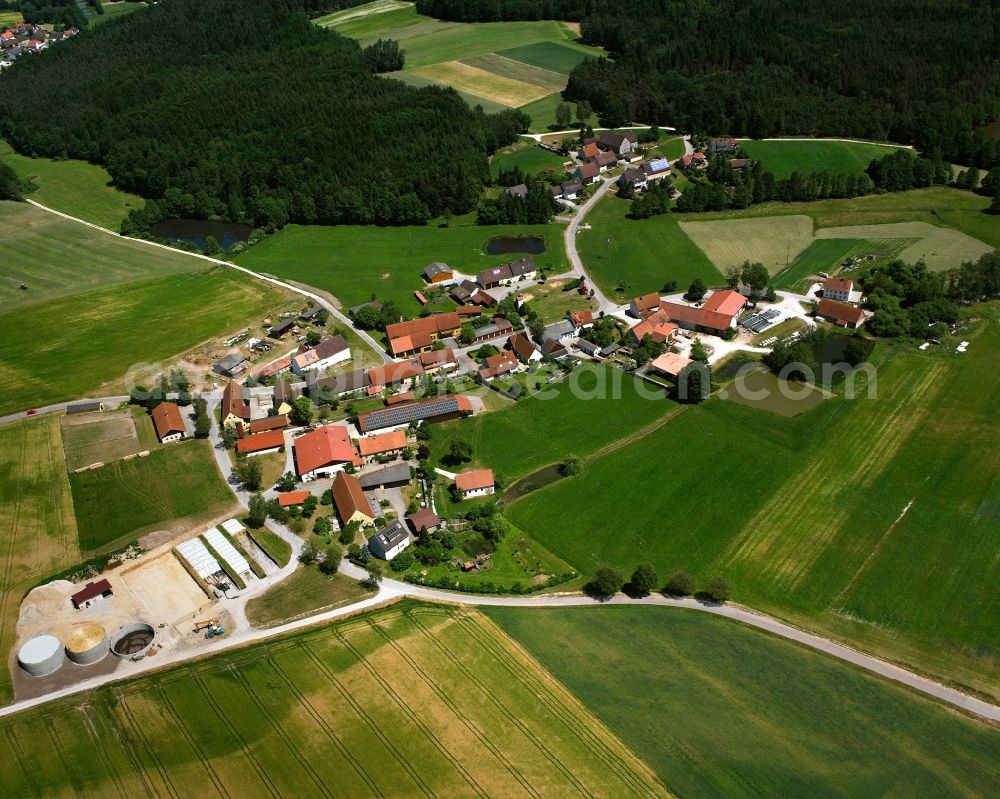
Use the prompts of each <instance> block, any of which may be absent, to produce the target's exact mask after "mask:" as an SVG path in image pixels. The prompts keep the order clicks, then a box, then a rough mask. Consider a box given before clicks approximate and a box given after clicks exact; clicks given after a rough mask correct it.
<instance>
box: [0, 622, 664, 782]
mask: <svg viewBox="0 0 1000 799" xmlns="http://www.w3.org/2000/svg"><path fill="white" fill-rule="evenodd" d="M0 732H2V733H3V734H2V735H0V758H2V761H3V762H4V763H8V764H11V766H10V767H9V768H7V769H5V786H4V787H5V793H7V794H9V795H24V796H47V797H48V796H69V795H73V794H74V792H78V793H80V794H86V795H98V794H103V793H106V792H108V791H109V790H113V791H116V792H119V793H121V794H122V795H149V794H154V795H158V796H165V795H170V796H179V795H184V794H189V793H192V792H199V793H205V792H206V791H209V792H211V793H212V794H213V795H222V796H240V797H247V799H251V798H252V797H269V796H317V797H333V796H350V797H368V796H371V797H384V796H394V797H411V796H413V797H417V796H422V797H429V796H501V795H527V796H534V797H558V798H560V799H561V797H567V796H604V797H621V798H622V799H624V798H625V797H666V796H667V792H666V790H665V789H664V788H663V786H662V785H661V784H660V783H659V782H658V781H657V779H656V777H655V775H654V774H653V772H652V771H651V770H650V769H649V768H648V767H647V766H646V765H645V764H643V763H642V762H641V761H640V760H639V759H638V758H637V757H636V756H635V755H633V754H632V753H631V752H630V751H629V750H628V749H627V748H626V747H625V746H624V745H623V744H622V743H621V741H620V740H619V739H618V738H617V737H615V736H614V735H613V734H611V733H610V732H608V730H607V729H606V728H605V727H604V726H603V725H601V724H600V723H599V722H597V720H596V719H595V718H594V716H593V715H592V714H591V713H590V712H589V711H587V709H586V708H585V707H584V706H583V705H581V704H580V702H579V701H578V700H577V699H575V698H574V697H573V695H572V694H570V693H569V692H568V691H566V690H565V689H564V688H563V687H562V686H561V685H560V684H559V683H558V682H556V681H555V680H553V679H552V678H551V677H550V676H549V675H548V674H546V673H545V672H544V671H543V670H542V669H541V668H539V667H538V665H537V664H536V663H535V661H534V660H533V659H531V658H530V657H529V656H527V655H526V654H525V653H524V651H523V650H522V649H521V648H519V647H517V646H515V645H513V644H512V643H511V642H510V639H509V638H507V637H506V636H505V635H504V634H503V632H502V631H501V630H500V629H499V628H498V627H496V625H494V624H493V623H492V622H491V621H490V620H489V619H487V618H486V617H484V616H482V615H480V614H478V613H476V612H474V611H469V610H467V609H459V608H450V607H448V608H445V607H428V606H420V605H415V604H412V603H401V604H397V605H395V606H393V607H391V608H387V609H383V610H380V611H377V612H375V613H372V614H370V615H367V616H363V617H359V618H354V619H348V620H344V621H341V622H338V623H336V624H334V625H331V626H326V627H321V628H319V629H315V630H310V631H309V632H306V633H299V634H296V635H294V636H290V637H285V638H279V639H276V640H273V641H269V642H268V643H264V644H258V645H254V646H251V647H247V648H245V649H239V650H233V651H231V652H228V653H226V654H223V655H219V656H216V657H212V658H208V659H205V660H201V661H197V662H192V663H189V664H186V665H183V666H179V667H175V668H173V669H170V670H167V671H162V672H159V673H157V674H155V675H151V676H148V677H143V678H140V679H137V680H133V681H130V682H127V683H123V684H117V685H112V686H106V687H104V688H101V689H97V690H95V691H89V692H86V693H83V694H79V695H78V696H75V697H73V698H71V699H66V700H62V701H60V702H55V703H52V704H49V705H46V706H44V707H41V708H37V709H32V710H29V711H26V712H24V713H20V714H18V715H16V716H11V717H8V718H4V719H2V720H0Z"/></svg>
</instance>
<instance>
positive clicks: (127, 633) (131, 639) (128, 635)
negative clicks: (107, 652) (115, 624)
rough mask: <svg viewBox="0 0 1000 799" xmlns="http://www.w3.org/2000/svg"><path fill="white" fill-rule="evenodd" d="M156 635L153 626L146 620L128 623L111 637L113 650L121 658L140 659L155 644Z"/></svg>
mask: <svg viewBox="0 0 1000 799" xmlns="http://www.w3.org/2000/svg"><path fill="white" fill-rule="evenodd" d="M155 635H156V633H155V631H154V630H153V628H152V626H150V625H149V624H146V623H145V622H139V623H137V624H126V625H125V626H124V627H122V628H121V629H120V630H119V631H118V632H117V633H116V634H115V637H114V638H112V639H111V651H112V652H114V653H115V654H116V655H118V657H120V658H129V659H130V660H140V659H142V658H143V657H144V656H145V655H146V652H147V651H149V648H150V647H151V646H152V645H153V638H154V636H155Z"/></svg>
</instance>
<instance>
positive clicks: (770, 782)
mask: <svg viewBox="0 0 1000 799" xmlns="http://www.w3.org/2000/svg"><path fill="white" fill-rule="evenodd" d="M487 615H488V616H490V617H491V618H492V619H494V620H495V621H496V622H497V623H499V624H500V626H501V627H503V628H504V629H505V630H506V631H507V632H508V633H509V634H510V635H511V636H512V637H514V638H515V639H516V640H517V641H518V643H520V644H522V645H523V646H524V647H525V648H526V649H527V650H528V652H529V653H530V654H531V655H533V656H534V657H535V658H537V659H538V661H539V662H540V663H541V665H542V666H543V667H545V668H546V669H548V670H549V671H550V672H551V673H552V675H553V676H554V677H555V678H556V679H557V680H559V681H560V682H561V683H562V684H563V685H565V686H566V687H567V688H568V689H569V690H570V691H571V692H572V693H573V694H574V695H575V696H576V697H577V698H579V699H580V700H581V701H582V702H583V703H584V704H585V705H586V706H587V707H588V708H589V709H590V710H592V711H593V712H594V713H595V714H596V715H597V717H598V718H600V720H601V721H602V722H604V723H605V724H606V725H608V727H609V728H610V729H611V731H612V732H614V733H616V734H617V735H619V736H620V737H621V739H622V740H623V741H624V743H625V744H626V745H627V746H629V747H630V748H631V749H632V751H633V752H635V753H636V754H637V755H638V756H639V757H641V758H642V759H643V760H644V761H645V762H646V763H648V764H649V765H650V766H651V767H652V768H653V770H654V771H655V772H656V774H657V775H658V776H659V777H660V779H661V780H662V781H663V782H664V784H665V785H666V786H667V788H668V789H670V791H671V792H673V793H674V794H675V795H676V796H678V797H681V799H685V798H686V797H697V798H698V799H710V798H711V797H720V799H721V798H722V797H727V798H728V797H760V796H810V797H871V796H939V797H944V796H968V797H976V796H985V795H987V794H991V793H993V790H994V788H993V786H995V785H996V784H997V781H998V780H1000V766H998V763H1000V735H998V734H997V732H996V730H995V729H993V728H991V727H989V726H987V725H985V724H982V723H979V722H976V721H972V720H969V719H967V718H964V717H963V716H961V715H959V714H957V713H954V712H951V711H949V710H945V709H944V708H942V707H940V706H939V705H937V704H936V703H934V702H932V701H930V700H928V699H925V698H923V697H920V696H915V695H913V694H911V693H909V692H907V691H906V690H904V689H902V688H899V687H897V686H895V685H894V684H892V683H889V682H887V681H883V680H880V679H878V678H876V677H873V676H870V675H868V674H866V673H864V672H861V671H857V670H855V669H853V668H851V667H850V666H847V665H846V664H844V663H841V662H839V661H836V660H833V659H831V658H827V657H825V656H823V655H820V654H818V653H816V652H813V651H811V650H808V649H805V648H802V647H799V646H796V645H794V644H792V643H789V642H787V641H783V640H780V639H777V638H773V637H771V636H768V635H765V634H764V633H762V632H759V631H757V630H754V629H752V628H749V627H745V626H743V625H741V624H738V623H736V622H731V621H728V620H724V619H719V618H714V617H710V616H707V615H705V614H701V613H694V612H689V611H677V610H673V609H669V608H656V607H641V608H640V607H603V608H579V609H568V608H567V609H532V610H525V609H515V608H490V609H489V610H488V611H487ZM653 664H655V667H654V666H653ZM638 686H641V695H640V691H639V690H638Z"/></svg>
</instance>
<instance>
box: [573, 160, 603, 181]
mask: <svg viewBox="0 0 1000 799" xmlns="http://www.w3.org/2000/svg"><path fill="white" fill-rule="evenodd" d="M600 171H601V170H600V169H599V168H598V166H597V164H593V163H586V164H580V166H578V167H577V172H579V173H580V178H581V179H582V180H587V179H589V178H596V177H597V176H598V174H600Z"/></svg>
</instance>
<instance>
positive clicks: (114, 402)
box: [0, 394, 128, 424]
mask: <svg viewBox="0 0 1000 799" xmlns="http://www.w3.org/2000/svg"><path fill="white" fill-rule="evenodd" d="M127 401H128V395H127V394H126V395H125V396H118V397H84V398H83V399H75V400H69V401H67V402H57V403H55V404H53V405H42V406H40V407H38V408H35V409H34V410H35V411H36V412H38V413H54V412H57V411H64V410H66V408H67V407H68V406H70V405H76V404H77V403H78V402H103V403H104V406H105V407H106V408H116V407H118V406H119V405H120V404H121V403H123V402H127ZM27 410H28V409H27V408H25V409H24V410H23V411H18V412H17V413H10V414H7V415H6V416H0V424H8V423H10V422H17V421H20V420H21V419H27V418H28V414H27V413H26V411H27ZM32 416H34V414H32Z"/></svg>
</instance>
